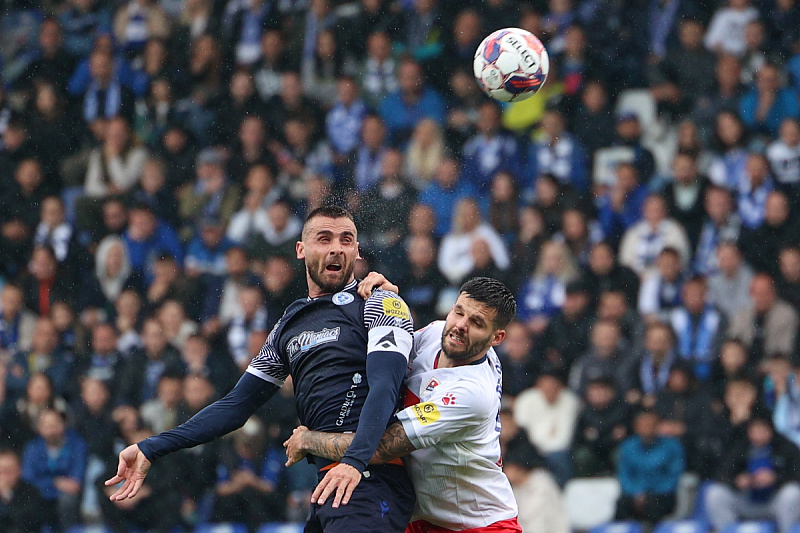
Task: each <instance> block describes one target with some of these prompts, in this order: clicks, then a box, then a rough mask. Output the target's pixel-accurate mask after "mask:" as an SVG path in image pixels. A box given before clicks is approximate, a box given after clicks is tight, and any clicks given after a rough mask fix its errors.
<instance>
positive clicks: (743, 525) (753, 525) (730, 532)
mask: <svg viewBox="0 0 800 533" xmlns="http://www.w3.org/2000/svg"><path fill="white" fill-rule="evenodd" d="M775 531H776V529H775V524H773V523H772V522H739V523H737V524H731V525H729V526H728V527H726V528H724V529H723V530H722V531H721V532H720V533H775Z"/></svg>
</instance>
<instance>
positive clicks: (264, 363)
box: [247, 320, 289, 387]
mask: <svg viewBox="0 0 800 533" xmlns="http://www.w3.org/2000/svg"><path fill="white" fill-rule="evenodd" d="M280 323H281V321H280V320H279V321H278V323H277V324H275V327H273V328H272V331H270V332H269V336H267V340H266V342H264V346H262V347H261V350H260V351H259V352H258V355H257V356H255V357H254V358H253V360H252V361H250V364H249V365H248V366H247V372H248V373H249V374H253V375H254V376H256V377H259V378H261V379H263V380H264V381H267V382H269V383H272V384H273V385H277V386H278V387H281V386H283V382H284V381H286V378H287V377H288V376H289V368H288V367H287V366H286V364H285V363H284V362H283V359H281V356H280V354H279V353H278V349H277V347H276V346H275V338H276V336H277V331H278V326H280Z"/></svg>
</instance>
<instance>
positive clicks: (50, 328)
mask: <svg viewBox="0 0 800 533" xmlns="http://www.w3.org/2000/svg"><path fill="white" fill-rule="evenodd" d="M73 365H74V354H72V353H70V352H67V351H65V350H62V349H61V348H60V347H59V342H58V331H57V330H56V327H55V324H53V321H52V320H51V319H50V318H49V317H47V316H40V317H39V318H38V319H37V320H36V325H35V326H34V328H33V341H32V342H31V349H30V350H29V351H26V352H22V351H19V352H17V353H16V354H15V355H14V357H13V358H12V359H11V361H9V375H8V377H7V378H6V386H7V387H8V390H9V392H10V393H11V394H12V397H13V396H14V394H15V393H16V394H17V395H18V394H20V393H21V392H22V391H23V390H24V389H25V387H26V384H27V383H28V379H29V378H30V377H31V376H32V375H34V374H35V373H37V372H41V373H44V374H46V375H47V377H48V379H49V381H50V385H51V387H52V389H53V390H54V391H55V393H56V394H59V395H61V394H63V393H64V392H65V391H66V389H67V385H68V383H69V379H70V377H71V374H72V369H73Z"/></svg>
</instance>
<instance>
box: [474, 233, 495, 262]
mask: <svg viewBox="0 0 800 533" xmlns="http://www.w3.org/2000/svg"><path fill="white" fill-rule="evenodd" d="M470 251H471V253H472V260H473V262H474V263H475V268H476V269H484V268H490V267H491V266H492V265H493V264H494V259H493V258H492V250H491V249H490V248H489V243H487V242H486V241H485V240H484V239H475V240H474V241H472V247H471V249H470Z"/></svg>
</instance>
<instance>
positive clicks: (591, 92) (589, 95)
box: [581, 81, 608, 113]
mask: <svg viewBox="0 0 800 533" xmlns="http://www.w3.org/2000/svg"><path fill="white" fill-rule="evenodd" d="M581 101H582V102H583V105H584V106H586V109H587V110H588V111H589V112H590V113H599V112H600V111H602V110H604V109H605V107H606V104H607V103H608V95H607V94H606V90H605V88H604V87H603V84H602V83H600V82H597V81H592V82H589V83H587V84H586V87H585V88H584V89H583V94H582V95H581Z"/></svg>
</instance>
